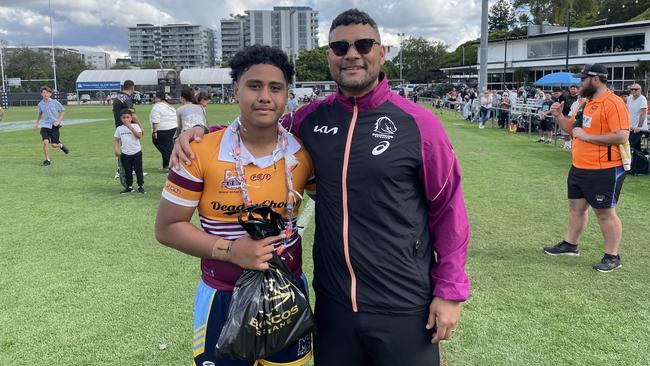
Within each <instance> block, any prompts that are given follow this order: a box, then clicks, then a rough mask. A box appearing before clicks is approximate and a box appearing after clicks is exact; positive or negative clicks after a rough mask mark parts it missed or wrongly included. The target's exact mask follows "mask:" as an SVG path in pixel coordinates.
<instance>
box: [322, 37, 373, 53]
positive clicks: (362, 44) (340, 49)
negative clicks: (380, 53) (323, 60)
mask: <svg viewBox="0 0 650 366" xmlns="http://www.w3.org/2000/svg"><path fill="white" fill-rule="evenodd" d="M375 44H381V43H379V42H377V41H375V40H374V39H372V38H364V39H358V40H356V41H354V42H353V43H350V42H348V41H336V42H330V45H329V46H330V49H331V50H332V52H334V54H335V55H337V56H339V57H340V56H345V55H347V54H348V51H349V50H350V47H352V46H354V48H355V49H356V50H357V52H359V53H360V54H362V55H365V54H367V53H368V52H370V50H372V46H374V45H375Z"/></svg>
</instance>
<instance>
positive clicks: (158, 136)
mask: <svg viewBox="0 0 650 366" xmlns="http://www.w3.org/2000/svg"><path fill="white" fill-rule="evenodd" d="M154 103H155V104H154V106H153V108H151V113H150V114H149V122H150V123H151V131H152V134H151V141H152V142H153V145H154V146H155V147H156V149H158V151H160V155H161V156H162V167H161V168H160V169H163V170H167V167H168V166H169V156H170V155H171V153H172V149H173V148H174V135H175V134H176V128H177V127H178V125H177V122H176V110H175V109H174V107H172V106H171V105H169V103H167V96H166V95H165V92H164V91H159V92H157V93H156V96H155V98H154Z"/></svg>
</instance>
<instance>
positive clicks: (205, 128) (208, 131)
mask: <svg viewBox="0 0 650 366" xmlns="http://www.w3.org/2000/svg"><path fill="white" fill-rule="evenodd" d="M194 127H200V128H202V129H203V133H205V134H206V135H207V134H209V133H210V129H209V128H207V127H206V126H204V125H194V126H192V128H194Z"/></svg>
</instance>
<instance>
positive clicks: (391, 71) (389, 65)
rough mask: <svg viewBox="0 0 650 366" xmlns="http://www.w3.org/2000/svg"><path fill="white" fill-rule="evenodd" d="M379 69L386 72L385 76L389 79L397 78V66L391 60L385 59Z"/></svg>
mask: <svg viewBox="0 0 650 366" xmlns="http://www.w3.org/2000/svg"><path fill="white" fill-rule="evenodd" d="M381 71H383V72H384V74H386V77H387V78H388V79H389V80H395V79H398V78H399V67H397V65H395V64H394V63H393V62H392V61H391V60H386V62H384V64H383V65H382V66H381Z"/></svg>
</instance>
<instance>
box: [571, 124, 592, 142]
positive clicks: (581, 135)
mask: <svg viewBox="0 0 650 366" xmlns="http://www.w3.org/2000/svg"><path fill="white" fill-rule="evenodd" d="M571 134H572V135H573V137H575V138H577V139H580V140H582V141H587V142H588V141H589V134H588V133H586V132H585V130H583V129H582V128H581V127H576V128H574V129H573V131H572V133H571Z"/></svg>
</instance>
